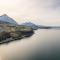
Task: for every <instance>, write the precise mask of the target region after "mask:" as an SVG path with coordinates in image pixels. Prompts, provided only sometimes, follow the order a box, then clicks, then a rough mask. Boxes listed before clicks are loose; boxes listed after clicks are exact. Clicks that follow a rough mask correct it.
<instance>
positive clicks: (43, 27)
mask: <svg viewBox="0 0 60 60" xmlns="http://www.w3.org/2000/svg"><path fill="white" fill-rule="evenodd" d="M21 25H24V26H29V27H31V28H32V29H33V30H37V29H50V28H51V27H49V26H44V25H36V24H34V23H31V22H25V23H22V24H21Z"/></svg>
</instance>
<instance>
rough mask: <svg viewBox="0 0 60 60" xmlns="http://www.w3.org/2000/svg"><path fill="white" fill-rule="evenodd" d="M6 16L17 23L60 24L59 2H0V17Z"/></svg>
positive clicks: (4, 0)
mask: <svg viewBox="0 0 60 60" xmlns="http://www.w3.org/2000/svg"><path fill="white" fill-rule="evenodd" d="M2 14H7V15H9V16H10V17H12V18H14V19H15V20H16V21H17V22H18V23H20V22H23V21H32V22H34V23H39V24H48V25H49V24H50V25H59V24H60V0H0V15H2Z"/></svg>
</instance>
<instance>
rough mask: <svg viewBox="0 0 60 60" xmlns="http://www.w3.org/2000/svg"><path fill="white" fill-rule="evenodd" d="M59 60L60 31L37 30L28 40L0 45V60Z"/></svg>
mask: <svg viewBox="0 0 60 60" xmlns="http://www.w3.org/2000/svg"><path fill="white" fill-rule="evenodd" d="M40 59H41V60H60V30H59V29H39V30H36V31H35V34H34V35H33V36H31V37H29V38H24V39H21V40H18V41H14V42H11V43H8V44H3V45H0V60H40Z"/></svg>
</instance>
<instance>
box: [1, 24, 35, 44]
mask: <svg viewBox="0 0 60 60" xmlns="http://www.w3.org/2000/svg"><path fill="white" fill-rule="evenodd" d="M33 34H34V31H33V29H32V28H31V27H28V26H24V25H15V26H13V25H6V24H5V25H3V24H0V44H3V43H8V42H11V41H15V40H20V39H22V38H25V37H30V36H32V35H33Z"/></svg>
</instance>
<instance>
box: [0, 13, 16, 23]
mask: <svg viewBox="0 0 60 60" xmlns="http://www.w3.org/2000/svg"><path fill="white" fill-rule="evenodd" d="M0 23H6V24H17V22H16V21H15V20H14V19H12V18H11V17H9V16H8V15H6V14H4V15H1V16H0Z"/></svg>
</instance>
